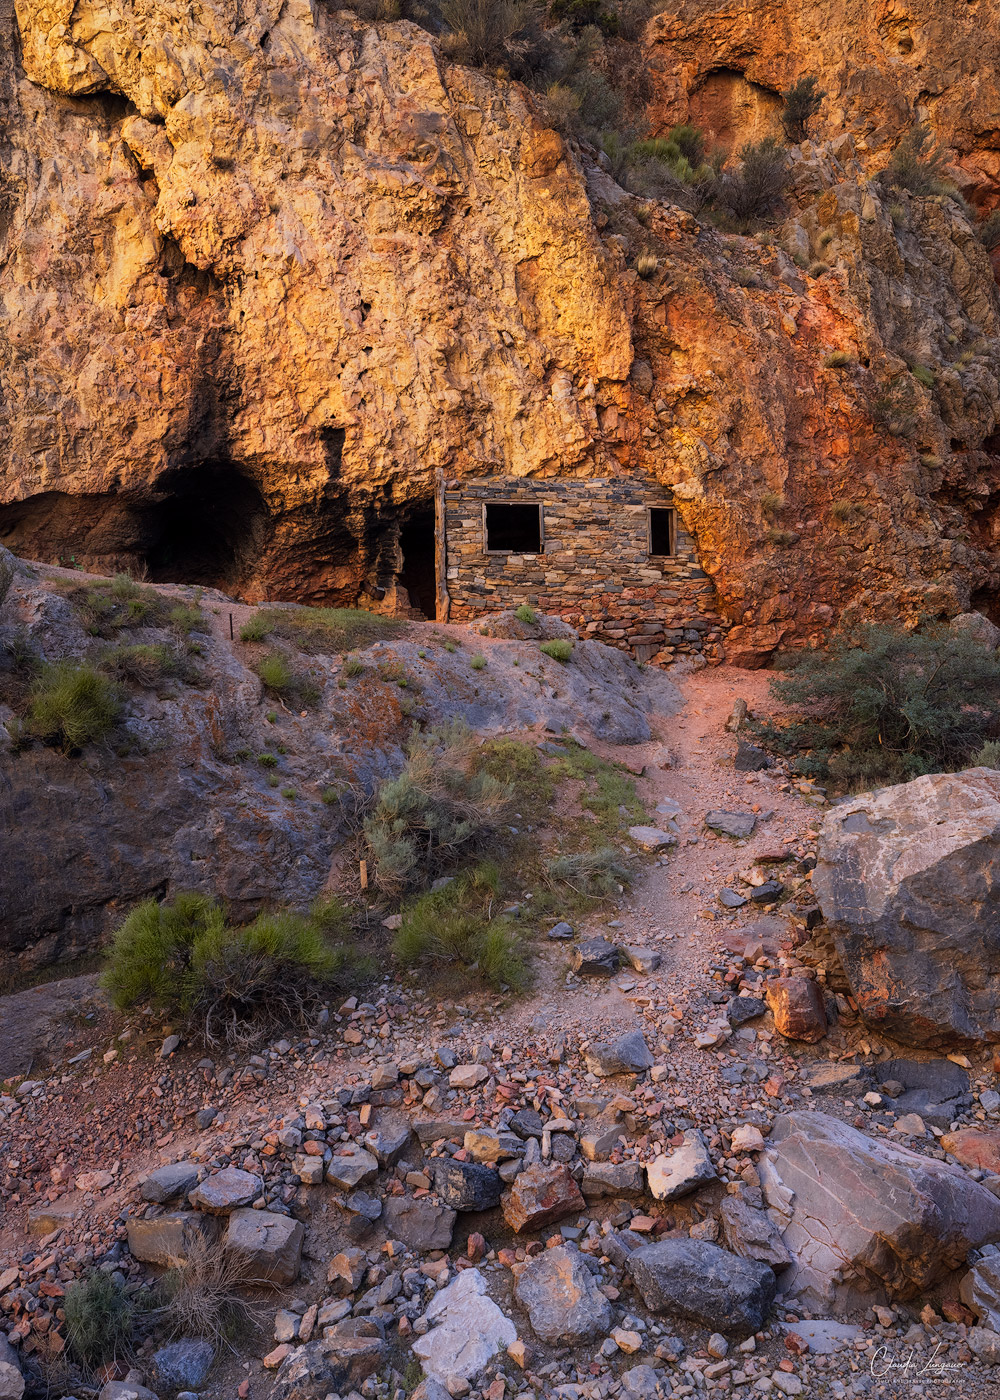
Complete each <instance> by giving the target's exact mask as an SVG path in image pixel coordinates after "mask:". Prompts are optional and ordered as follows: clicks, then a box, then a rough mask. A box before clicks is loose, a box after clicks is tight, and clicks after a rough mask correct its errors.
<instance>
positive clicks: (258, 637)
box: [240, 607, 406, 655]
mask: <svg viewBox="0 0 1000 1400" xmlns="http://www.w3.org/2000/svg"><path fill="white" fill-rule="evenodd" d="M405 630H406V623H405V622H403V621H401V620H400V619H399V618H395V617H383V616H382V614H381V613H371V612H365V611H364V609H362V608H304V607H299V608H261V610H260V611H259V612H256V613H254V615H253V617H252V618H250V620H249V622H247V623H246V624H245V626H244V627H243V628H242V629H241V630H240V640H241V641H249V642H262V641H265V640H266V638H268V637H270V636H275V637H283V638H285V640H286V641H289V642H294V643H295V645H296V646H297V647H298V648H299V650H300V651H307V652H314V653H319V654H321V655H328V654H329V653H331V652H341V651H352V650H353V649H354V648H355V647H364V646H368V645H369V644H370V643H371V642H381V641H388V640H390V639H391V638H392V637H398V636H399V634H400V633H401V632H404V631H405Z"/></svg>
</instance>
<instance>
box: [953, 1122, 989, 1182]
mask: <svg viewBox="0 0 1000 1400" xmlns="http://www.w3.org/2000/svg"><path fill="white" fill-rule="evenodd" d="M941 1146H942V1147H943V1148H944V1150H945V1152H950V1153H951V1155H952V1156H953V1157H955V1158H957V1159H958V1161H959V1162H961V1163H962V1166H963V1167H979V1168H981V1169H983V1170H984V1171H988V1172H997V1173H1000V1128H959V1130H958V1131H957V1132H955V1133H946V1134H945V1136H944V1137H943V1138H942V1139H941Z"/></svg>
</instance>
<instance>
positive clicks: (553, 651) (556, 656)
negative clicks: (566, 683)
mask: <svg viewBox="0 0 1000 1400" xmlns="http://www.w3.org/2000/svg"><path fill="white" fill-rule="evenodd" d="M538 650H539V651H540V652H542V653H543V654H544V655H545V656H551V658H552V660H553V661H561V662H562V663H563V664H564V665H565V663H566V662H567V661H569V660H570V659H571V658H572V655H573V643H572V642H571V641H570V640H569V638H568V637H556V638H554V639H553V640H552V641H551V642H542V643H541V644H540V645H539V648H538Z"/></svg>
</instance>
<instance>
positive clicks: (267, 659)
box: [254, 651, 292, 695]
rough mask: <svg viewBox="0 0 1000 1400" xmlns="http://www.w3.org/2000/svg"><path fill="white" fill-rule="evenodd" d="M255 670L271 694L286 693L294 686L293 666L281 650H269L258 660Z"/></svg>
mask: <svg viewBox="0 0 1000 1400" xmlns="http://www.w3.org/2000/svg"><path fill="white" fill-rule="evenodd" d="M254 670H255V671H256V672H257V675H258V676H259V677H260V680H261V684H262V685H263V687H264V689H265V690H266V691H267V692H268V694H270V695H284V694H286V693H287V692H288V691H289V690H291V688H292V668H291V667H290V666H289V664H288V660H287V658H286V657H284V656H282V654H281V652H280V651H269V652H268V654H267V655H266V656H262V657H261V659H260V660H259V661H258V662H257V664H256V666H255V667H254Z"/></svg>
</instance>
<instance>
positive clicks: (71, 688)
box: [27, 661, 121, 754]
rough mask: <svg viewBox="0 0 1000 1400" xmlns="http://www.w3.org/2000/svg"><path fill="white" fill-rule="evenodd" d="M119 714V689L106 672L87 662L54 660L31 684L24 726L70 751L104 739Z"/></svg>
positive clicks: (49, 741)
mask: <svg viewBox="0 0 1000 1400" xmlns="http://www.w3.org/2000/svg"><path fill="white" fill-rule="evenodd" d="M120 714H121V699H120V696H119V693H118V689H117V687H116V686H115V684H114V683H113V682H112V681H110V680H109V679H108V677H107V676H105V675H102V674H101V672H100V671H98V670H97V669H96V668H95V667H94V666H91V665H89V664H88V663H87V662H75V661H57V662H54V663H52V664H50V665H47V666H44V667H43V668H42V671H41V674H40V675H39V676H38V678H37V679H36V681H35V683H34V685H33V686H32V689H31V699H30V706H29V710H28V719H27V729H28V731H29V732H30V733H32V734H34V735H35V737H36V738H39V739H43V740H44V741H45V742H46V743H47V744H53V745H55V746H57V747H58V748H61V749H62V751H63V753H66V754H72V753H76V752H77V751H78V750H80V749H82V748H83V746H84V745H85V744H90V743H93V742H94V741H95V740H97V739H103V737H104V736H105V734H107V733H108V731H109V730H110V729H112V728H113V727H114V725H115V723H116V721H117V719H118V717H119V715H120Z"/></svg>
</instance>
